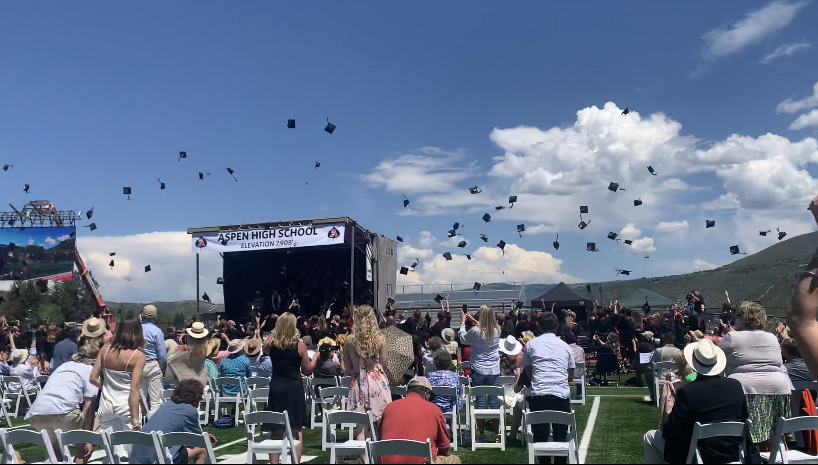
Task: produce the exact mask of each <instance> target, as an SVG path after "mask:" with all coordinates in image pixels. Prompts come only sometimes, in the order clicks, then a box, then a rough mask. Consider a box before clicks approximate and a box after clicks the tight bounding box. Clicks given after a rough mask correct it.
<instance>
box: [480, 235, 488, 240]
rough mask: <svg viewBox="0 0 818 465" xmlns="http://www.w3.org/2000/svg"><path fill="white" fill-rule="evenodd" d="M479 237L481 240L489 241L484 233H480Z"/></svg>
mask: <svg viewBox="0 0 818 465" xmlns="http://www.w3.org/2000/svg"><path fill="white" fill-rule="evenodd" d="M480 239H483V242H488V241H489V237H488V236H486V235H485V234H480Z"/></svg>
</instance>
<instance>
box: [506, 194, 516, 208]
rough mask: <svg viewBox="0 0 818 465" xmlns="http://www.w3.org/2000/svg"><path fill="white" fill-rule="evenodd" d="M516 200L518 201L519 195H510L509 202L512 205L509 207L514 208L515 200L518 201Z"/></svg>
mask: <svg viewBox="0 0 818 465" xmlns="http://www.w3.org/2000/svg"><path fill="white" fill-rule="evenodd" d="M516 201H517V196H516V195H510V196H508V203H510V204H511V206H510V207H508V208H514V202H516Z"/></svg>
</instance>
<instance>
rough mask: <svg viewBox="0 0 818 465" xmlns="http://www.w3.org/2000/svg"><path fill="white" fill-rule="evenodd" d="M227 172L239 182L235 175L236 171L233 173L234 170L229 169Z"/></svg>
mask: <svg viewBox="0 0 818 465" xmlns="http://www.w3.org/2000/svg"><path fill="white" fill-rule="evenodd" d="M227 172H228V173H230V176H233V180H234V181H236V182H239V180H238V179H236V176H235V175H234V174H233V173H235V171H233V168H227Z"/></svg>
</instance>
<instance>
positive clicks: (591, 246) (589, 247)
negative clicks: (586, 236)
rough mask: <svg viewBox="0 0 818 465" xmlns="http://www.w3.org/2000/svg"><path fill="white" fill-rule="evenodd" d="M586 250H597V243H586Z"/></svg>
mask: <svg viewBox="0 0 818 465" xmlns="http://www.w3.org/2000/svg"><path fill="white" fill-rule="evenodd" d="M585 250H587V251H588V252H596V244H595V243H593V242H589V243H587V244H585Z"/></svg>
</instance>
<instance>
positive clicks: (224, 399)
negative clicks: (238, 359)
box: [215, 377, 244, 425]
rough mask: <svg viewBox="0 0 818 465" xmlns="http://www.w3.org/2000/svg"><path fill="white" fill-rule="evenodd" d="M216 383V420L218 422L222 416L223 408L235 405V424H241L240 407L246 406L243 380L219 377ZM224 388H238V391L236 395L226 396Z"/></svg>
mask: <svg viewBox="0 0 818 465" xmlns="http://www.w3.org/2000/svg"><path fill="white" fill-rule="evenodd" d="M215 383H216V393H215V395H216V419H217V420H218V419H219V418H220V417H221V415H222V412H221V407H223V406H224V405H225V404H227V405H229V404H233V405H234V406H235V412H234V413H235V415H234V416H235V420H234V421H235V422H236V424H237V425H238V424H239V406H243V405H244V397H243V396H242V388H241V380H240V379H239V378H235V377H219V378H216V380H215ZM224 386H236V388H237V391H236V393H235V394H225V393H224V391H223V389H224Z"/></svg>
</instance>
